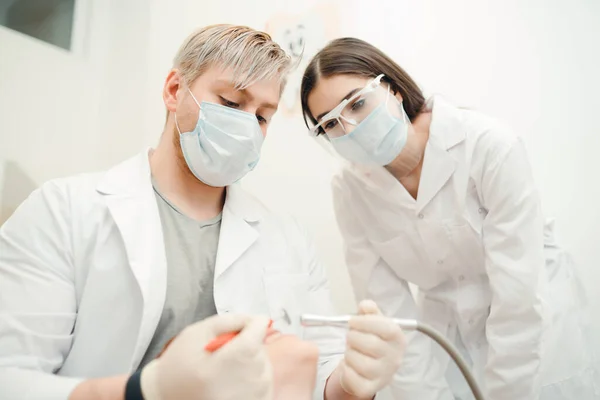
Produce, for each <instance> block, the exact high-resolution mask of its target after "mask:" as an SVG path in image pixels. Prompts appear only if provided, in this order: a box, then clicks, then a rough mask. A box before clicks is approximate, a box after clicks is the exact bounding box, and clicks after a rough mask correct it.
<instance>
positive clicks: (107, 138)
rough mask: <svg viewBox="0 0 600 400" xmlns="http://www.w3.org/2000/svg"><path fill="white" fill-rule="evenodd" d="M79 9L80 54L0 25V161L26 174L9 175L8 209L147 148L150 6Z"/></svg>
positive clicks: (133, 0) (85, 2)
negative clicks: (47, 186)
mask: <svg viewBox="0 0 600 400" xmlns="http://www.w3.org/2000/svg"><path fill="white" fill-rule="evenodd" d="M78 4H79V7H80V8H79V10H78V11H79V18H80V19H78V20H77V24H78V26H79V27H82V28H84V30H83V33H84V34H83V35H82V36H81V37H77V39H76V40H75V46H76V47H77V48H76V49H75V52H68V51H65V50H63V49H60V48H57V47H54V46H51V45H48V44H47V43H44V42H41V41H38V40H36V39H33V38H31V37H29V36H26V35H23V34H20V33H18V32H15V31H12V30H9V29H7V28H4V27H0V162H3V163H10V164H11V165H13V166H14V168H12V169H8V168H7V169H6V173H5V175H6V174H8V172H9V171H13V170H15V171H16V170H18V171H19V176H21V175H22V176H23V179H18V180H14V179H12V180H11V177H8V176H5V179H4V182H9V181H10V182H12V183H11V186H10V187H8V186H7V187H4V188H2V186H0V192H1V191H3V190H4V191H5V192H6V193H7V194H9V193H8V192H10V194H12V193H18V196H16V197H15V196H9V198H10V199H11V204H6V203H5V204H3V207H5V208H6V210H5V211H10V209H13V208H14V207H15V206H16V205H17V204H18V202H20V201H22V200H23V199H24V196H26V195H27V194H28V192H30V191H31V190H32V189H34V188H35V186H37V185H39V184H41V183H42V182H44V181H46V180H48V179H51V178H55V177H58V176H64V175H70V174H74V173H79V172H84V171H91V170H97V169H103V168H106V167H108V166H109V165H111V164H113V163H116V162H118V161H120V160H122V159H123V158H125V157H127V156H129V155H131V154H132V153H134V152H137V151H139V149H140V148H141V146H142V143H143V139H144V130H143V129H144V127H143V126H141V125H142V124H140V121H142V118H143V116H142V114H143V112H144V111H145V110H144V106H145V99H146V90H147V76H146V68H145V66H146V64H145V57H146V54H145V53H146V47H147V46H148V42H147V39H146V37H147V32H148V29H149V14H150V11H149V8H148V7H147V6H146V7H144V5H145V4H146V5H147V4H148V3H147V2H145V1H144V0H128V1H126V2H121V1H119V0H108V1H94V0H79V2H78ZM87 17H89V18H87ZM80 23H81V25H79V24H80ZM79 45H81V46H82V48H81V51H80V49H79ZM25 177H27V179H25ZM17 184H18V185H19V186H15V185H17ZM0 194H1V193H0ZM0 197H1V196H0ZM0 218H1V215H0ZM1 222H2V221H1V220H0V223H1Z"/></svg>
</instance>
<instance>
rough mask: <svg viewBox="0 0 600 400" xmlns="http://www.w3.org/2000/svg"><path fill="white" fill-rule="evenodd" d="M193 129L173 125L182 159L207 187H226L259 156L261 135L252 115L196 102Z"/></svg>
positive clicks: (250, 167) (255, 162)
mask: <svg viewBox="0 0 600 400" xmlns="http://www.w3.org/2000/svg"><path fill="white" fill-rule="evenodd" d="M188 91H189V92H190V95H191V96H192V98H193V99H194V102H196V104H197V105H198V107H199V108H200V111H199V115H198V122H197V123H196V127H195V128H194V130H192V131H190V132H183V133H182V132H181V130H180V129H179V123H178V122H177V113H175V125H176V127H177V131H178V132H179V142H180V144H181V151H182V152H183V156H184V158H185V162H186V164H187V166H188V168H189V169H190V171H191V172H192V174H194V176H195V177H196V178H198V179H199V180H200V181H202V182H204V183H206V184H207V185H209V186H214V187H224V186H229V185H231V184H233V183H235V182H237V181H238V180H240V179H241V178H243V177H244V176H245V175H246V174H247V173H248V172H250V171H252V170H253V169H254V167H255V166H256V164H258V160H259V159H260V150H261V147H262V144H263V141H264V136H263V134H262V130H261V129H260V125H259V124H258V121H257V120H256V116H255V115H253V114H250V113H247V112H244V111H240V110H234V109H232V108H230V107H225V106H222V105H220V104H214V103H207V102H205V101H203V102H202V103H199V102H198V100H196V98H195V97H194V95H193V94H192V92H191V91H190V90H189V89H188Z"/></svg>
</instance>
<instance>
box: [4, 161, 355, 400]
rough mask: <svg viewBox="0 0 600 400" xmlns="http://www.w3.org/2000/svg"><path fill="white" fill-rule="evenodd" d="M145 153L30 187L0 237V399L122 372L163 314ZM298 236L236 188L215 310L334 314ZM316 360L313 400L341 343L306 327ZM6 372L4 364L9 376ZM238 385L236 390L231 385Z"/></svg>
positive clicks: (225, 225) (49, 394)
mask: <svg viewBox="0 0 600 400" xmlns="http://www.w3.org/2000/svg"><path fill="white" fill-rule="evenodd" d="M163 243H164V242H163V237H162V229H161V223H160V217H159V214H158V209H157V205H156V201H155V196H154V192H153V189H152V184H151V177H150V168H149V163H148V157H147V152H144V153H143V154H141V155H139V156H137V157H135V158H133V159H130V160H128V161H126V162H124V163H122V164H120V165H118V166H116V167H115V168H113V169H111V170H110V171H108V172H107V173H103V174H93V175H82V176H77V177H72V178H67V179H59V180H55V181H51V182H49V183H46V184H44V185H43V186H42V187H41V188H40V189H39V190H36V191H35V192H34V193H33V194H32V195H31V196H30V197H29V198H28V199H27V200H26V201H25V202H24V203H23V204H22V205H21V206H20V207H19V208H18V209H17V211H16V212H15V214H14V215H13V216H12V217H11V218H10V219H9V220H8V221H7V222H6V223H5V224H4V225H3V226H2V227H1V229H0V388H1V389H0V399H2V400H4V399H44V400H47V399H57V400H58V399H61V400H64V399H67V397H68V395H69V393H70V392H71V390H72V389H73V388H74V386H75V385H76V384H77V383H78V382H79V381H80V378H93V377H103V376H110V375H116V374H124V373H129V372H131V371H133V370H135V369H136V367H137V366H138V364H139V362H140V360H141V359H142V356H143V355H144V353H145V351H146V349H147V347H148V344H149V343H150V340H151V339H152V336H153V334H154V331H155V328H156V326H157V323H158V321H159V318H160V316H161V312H162V309H163V304H164V300H165V291H166V268H167V265H166V259H165V249H164V244H163ZM314 254H315V253H314V251H313V248H312V246H311V244H310V241H309V240H308V239H307V237H306V235H305V233H304V231H303V230H302V229H301V228H300V227H299V226H298V225H297V224H296V223H295V222H293V221H292V220H289V219H286V218H283V217H278V216H275V215H274V214H272V213H271V212H269V211H268V210H267V209H266V208H265V206H263V205H262V204H261V203H260V202H259V201H258V200H256V199H255V198H253V197H252V196H250V195H249V194H247V193H246V192H244V191H243V190H242V189H241V188H240V187H239V186H237V185H234V186H231V187H229V188H228V189H227V196H226V201H225V207H224V210H223V217H222V225H221V233H220V238H219V246H218V251H217V258H216V266H215V277H214V300H215V304H216V308H217V311H218V312H219V313H227V312H236V313H250V314H264V315H271V316H272V317H276V316H278V315H280V312H281V309H282V308H285V309H286V310H287V311H288V312H289V313H290V316H291V318H292V321H293V322H292V325H291V326H290V327H286V326H285V325H280V326H278V325H277V324H276V325H275V328H278V329H280V330H282V331H284V332H289V333H296V334H298V335H302V332H301V330H300V328H299V325H298V323H297V321H298V320H299V319H298V316H299V313H301V312H317V313H330V312H332V308H331V303H330V298H329V288H328V281H327V279H326V276H325V272H324V269H323V267H322V266H321V265H320V264H319V263H318V262H317V260H316V259H315V256H314ZM304 338H305V339H307V340H313V341H315V342H316V343H317V344H318V345H319V347H320V352H321V357H320V368H319V377H318V378H319V379H318V385H317V388H316V390H315V394H316V396H315V397H316V398H322V393H323V387H324V383H325V380H326V379H327V377H328V376H329V374H330V373H331V371H332V370H333V368H334V367H335V365H336V364H337V362H338V361H339V359H340V357H341V356H340V354H341V353H342V352H343V350H344V339H343V337H340V336H339V333H336V332H335V331H331V330H322V329H316V330H312V329H311V330H307V331H306V334H305V335H304ZM7 367H10V368H7ZM232 384H235V382H232Z"/></svg>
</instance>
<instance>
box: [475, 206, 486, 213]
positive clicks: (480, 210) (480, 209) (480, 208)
mask: <svg viewBox="0 0 600 400" xmlns="http://www.w3.org/2000/svg"><path fill="white" fill-rule="evenodd" d="M484 211H485V210H484V209H483V208H482V207H479V210H477V212H479V214H483V212H484Z"/></svg>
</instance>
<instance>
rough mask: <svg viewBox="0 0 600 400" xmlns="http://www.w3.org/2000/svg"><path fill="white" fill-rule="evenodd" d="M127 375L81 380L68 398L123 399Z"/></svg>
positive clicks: (74, 399) (91, 399) (93, 399)
mask: <svg viewBox="0 0 600 400" xmlns="http://www.w3.org/2000/svg"><path fill="white" fill-rule="evenodd" d="M128 378H129V376H128V375H119V376H111V377H108V378H98V379H89V380H87V381H83V382H81V383H80V384H79V385H77V387H75V389H74V390H73V392H72V393H71V395H70V396H69V400H124V399H125V386H126V384H127V379H128Z"/></svg>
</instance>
